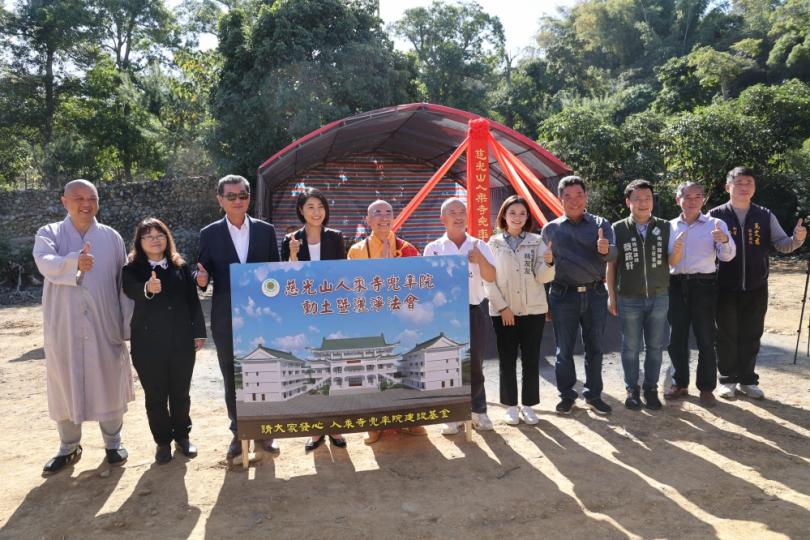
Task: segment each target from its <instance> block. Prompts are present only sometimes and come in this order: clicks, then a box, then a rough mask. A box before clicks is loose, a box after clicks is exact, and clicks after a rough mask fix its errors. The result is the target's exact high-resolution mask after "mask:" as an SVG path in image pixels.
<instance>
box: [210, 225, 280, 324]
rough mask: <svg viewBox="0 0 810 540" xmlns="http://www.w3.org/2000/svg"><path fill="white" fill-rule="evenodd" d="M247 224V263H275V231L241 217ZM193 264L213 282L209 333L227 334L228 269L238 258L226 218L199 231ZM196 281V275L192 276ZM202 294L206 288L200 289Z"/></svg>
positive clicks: (229, 293)
mask: <svg viewBox="0 0 810 540" xmlns="http://www.w3.org/2000/svg"><path fill="white" fill-rule="evenodd" d="M245 219H248V220H250V239H249V240H248V253H247V260H246V262H248V263H259V262H279V257H278V243H277V242H276V229H275V227H273V226H272V225H270V224H269V223H265V222H264V221H259V220H258V219H253V218H251V217H250V216H245ZM197 261H198V262H199V263H200V264H202V265H203V268H205V271H206V272H208V279H209V283H210V282H211V281H213V282H214V283H215V285H214V295H213V297H212V298H211V333H213V334H230V333H231V328H232V327H231V320H232V316H233V315H232V313H231V265H232V264H239V255H237V254H236V248H235V247H234V245H233V240H232V239H231V233H230V232H229V231H228V222H227V218H222V219H221V220H219V221H215V222H214V223H212V224H211V225H209V226H207V227H205V228H204V229H203V230H201V231H200V252H199V255H198V258H197ZM194 277H195V279H196V277H197V273H196V272H195V273H194ZM201 289H202V290H203V291H204V290H205V289H207V287H201Z"/></svg>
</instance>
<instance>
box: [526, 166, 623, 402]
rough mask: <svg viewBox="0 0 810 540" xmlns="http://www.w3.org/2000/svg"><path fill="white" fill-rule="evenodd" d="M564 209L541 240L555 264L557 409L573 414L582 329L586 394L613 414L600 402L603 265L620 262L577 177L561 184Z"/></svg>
mask: <svg viewBox="0 0 810 540" xmlns="http://www.w3.org/2000/svg"><path fill="white" fill-rule="evenodd" d="M557 193H558V196H559V200H560V204H562V207H563V211H564V212H565V213H564V214H563V215H562V216H561V217H559V218H557V219H555V220H554V221H552V222H550V223H549V224H548V225H546V226H545V227H543V233H542V239H543V242H545V243H546V245H550V246H552V253H553V254H554V261H555V265H556V267H557V270H556V274H555V277H554V281H553V282H552V283H551V289H550V290H549V295H548V303H549V308H550V310H551V321H552V323H553V325H554V341H555V342H556V344H557V362H556V365H555V372H556V376H557V390H558V391H559V392H560V398H562V400H561V401H560V403H559V404H558V405H557V412H558V413H560V414H570V413H571V409H572V408H573V407H574V404H575V403H576V399H577V397H579V396H578V393H577V391H576V389H575V388H574V385H576V382H577V372H576V368H575V366H574V343H575V342H576V338H577V333H578V331H579V330H580V329H581V330H582V344H583V346H584V348H585V385H584V387H583V394H584V397H585V401H586V403H587V404H588V406H589V407H590V408H591V409H592V410H593V411H594V412H596V413H597V414H610V412H611V408H610V406H609V405H608V404H607V403H605V402H604V401H602V355H603V353H602V334H603V332H604V331H605V319H606V317H607V298H608V294H607V290H606V289H605V284H604V279H605V268H606V267H605V263H609V262H611V261H614V260H616V245H615V243H614V242H613V229H612V228H611V227H610V223H609V222H608V221H607V220H606V219H603V218H601V217H599V216H594V215H591V214H589V213H588V212H587V211H586V206H587V204H588V192H587V190H586V188H585V182H583V181H582V179H581V178H579V177H578V176H566V177H565V178H563V179H562V180H560V183H559V185H558V186H557Z"/></svg>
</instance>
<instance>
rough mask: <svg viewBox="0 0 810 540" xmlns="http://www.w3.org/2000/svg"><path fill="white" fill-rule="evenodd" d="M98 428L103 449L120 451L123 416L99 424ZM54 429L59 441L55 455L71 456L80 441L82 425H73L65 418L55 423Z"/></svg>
mask: <svg viewBox="0 0 810 540" xmlns="http://www.w3.org/2000/svg"><path fill="white" fill-rule="evenodd" d="M98 427H99V428H101V437H102V438H103V439H104V448H106V449H107V450H120V449H121V448H122V447H121V428H123V427H124V417H123V416H120V417H118V418H113V419H112V420H107V421H106V422H99V423H98ZM56 429H57V431H59V441H60V442H61V444H60V445H59V453H58V454H57V455H58V456H66V455H68V454H72V453H73V451H74V450H76V447H77V446H79V443H80V442H81V440H82V425H81V424H74V423H73V422H71V421H70V419H69V418H65V419H64V420H60V421H58V422H57V423H56Z"/></svg>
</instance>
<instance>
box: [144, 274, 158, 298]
mask: <svg viewBox="0 0 810 540" xmlns="http://www.w3.org/2000/svg"><path fill="white" fill-rule="evenodd" d="M146 290H147V291H149V292H150V293H152V294H157V293H159V292H160V280H159V279H158V278H157V275H156V274H155V271H154V270H152V277H151V278H149V281H147V282H146Z"/></svg>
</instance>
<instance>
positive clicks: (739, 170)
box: [726, 165, 757, 184]
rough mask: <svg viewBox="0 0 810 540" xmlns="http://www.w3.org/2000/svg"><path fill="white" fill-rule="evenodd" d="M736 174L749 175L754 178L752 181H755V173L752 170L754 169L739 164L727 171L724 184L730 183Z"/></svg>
mask: <svg viewBox="0 0 810 540" xmlns="http://www.w3.org/2000/svg"><path fill="white" fill-rule="evenodd" d="M738 176H750V177H751V178H753V179H754V182H756V181H757V173H755V172H754V169H752V168H751V167H745V166H742V165H741V166H739V167H734V168H733V169H731V170H730V171H728V174H727V175H726V184H730V183H731V182H732V181H733V180H734V179H735V178H737V177H738Z"/></svg>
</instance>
